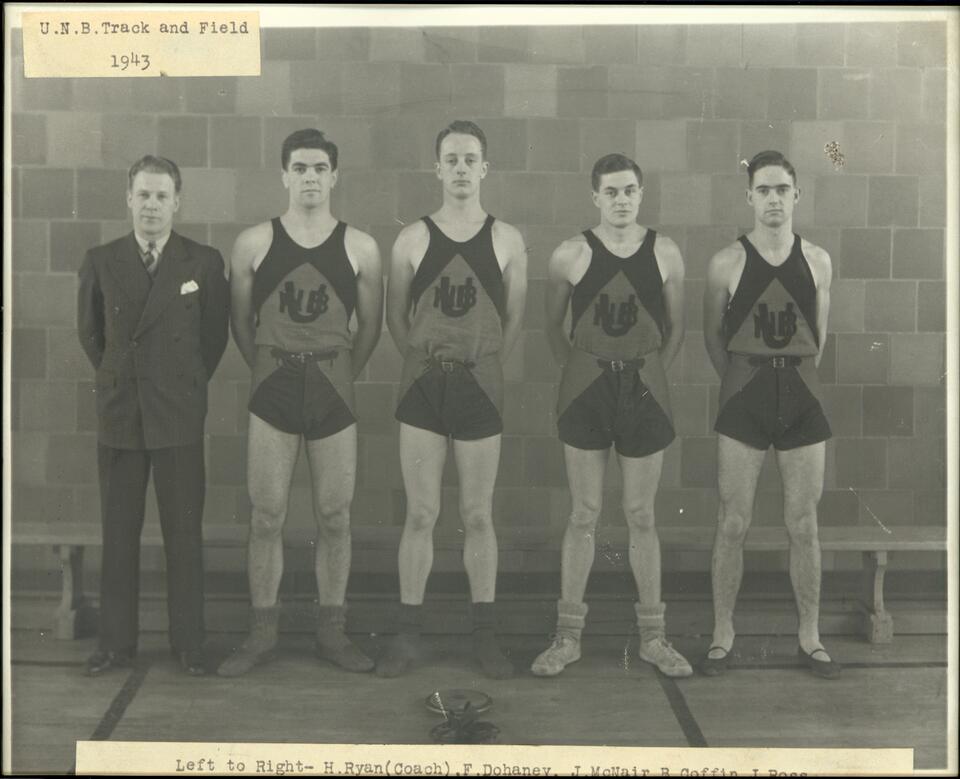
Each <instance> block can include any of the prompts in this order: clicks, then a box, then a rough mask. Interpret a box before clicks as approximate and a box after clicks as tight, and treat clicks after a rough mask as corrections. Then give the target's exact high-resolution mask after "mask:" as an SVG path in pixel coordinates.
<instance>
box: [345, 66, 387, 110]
mask: <svg viewBox="0 0 960 779" xmlns="http://www.w3.org/2000/svg"><path fill="white" fill-rule="evenodd" d="M340 88H341V92H342V97H343V108H342V110H343V113H344V114H345V115H347V116H355V115H364V116H366V115H371V114H372V115H376V116H381V117H383V116H387V115H389V114H391V113H393V112H395V111H396V110H397V108H398V106H399V103H400V68H398V67H397V66H396V65H393V64H390V63H384V62H370V63H364V62H358V63H356V64H351V65H350V66H344V68H343V71H342V75H341V86H340Z"/></svg>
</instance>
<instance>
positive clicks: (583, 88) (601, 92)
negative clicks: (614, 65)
mask: <svg viewBox="0 0 960 779" xmlns="http://www.w3.org/2000/svg"><path fill="white" fill-rule="evenodd" d="M606 115H607V69H606V68H605V67H603V66H602V65H594V66H593V67H585V68H560V69H559V70H558V71H557V116H570V117H578V118H579V117H594V116H598V117H603V116H606Z"/></svg>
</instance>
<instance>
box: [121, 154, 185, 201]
mask: <svg viewBox="0 0 960 779" xmlns="http://www.w3.org/2000/svg"><path fill="white" fill-rule="evenodd" d="M141 171H146V172H147V173H166V174H167V175H168V176H169V177H170V178H172V179H173V191H174V192H176V193H177V194H180V185H181V184H182V180H181V179H180V168H178V167H177V163H175V162H174V161H173V160H168V159H167V158H166V157H155V156H154V155H152V154H145V155H144V156H143V157H141V158H140V159H139V160H137V161H136V162H135V163H133V165H131V166H130V170H129V171H128V173H127V190H128V191H129V192H132V191H133V180H134V179H135V178H136V176H137V174H138V173H140V172H141Z"/></svg>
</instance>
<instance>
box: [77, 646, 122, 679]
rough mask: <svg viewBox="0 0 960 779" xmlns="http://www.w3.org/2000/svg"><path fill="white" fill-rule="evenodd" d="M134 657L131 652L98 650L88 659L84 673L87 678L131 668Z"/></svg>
mask: <svg viewBox="0 0 960 779" xmlns="http://www.w3.org/2000/svg"><path fill="white" fill-rule="evenodd" d="M132 666H133V655H132V654H131V653H129V652H117V651H114V650H112V649H98V650H97V651H96V652H94V653H93V654H92V655H90V657H88V658H87V662H86V665H85V667H84V673H86V675H87V676H100V674H105V673H107V671H113V670H114V669H120V668H131V667H132Z"/></svg>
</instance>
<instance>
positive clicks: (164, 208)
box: [127, 170, 180, 238]
mask: <svg viewBox="0 0 960 779" xmlns="http://www.w3.org/2000/svg"><path fill="white" fill-rule="evenodd" d="M127 207H128V208H129V209H130V213H131V214H132V215H133V227H134V230H136V232H137V234H138V235H140V236H142V237H144V238H154V237H156V238H160V237H162V236H164V235H166V234H167V233H169V232H170V229H171V228H172V226H173V215H174V214H175V213H177V210H178V209H179V208H180V196H179V195H178V194H177V192H176V188H175V187H174V184H173V179H172V178H171V177H170V176H169V175H168V174H166V173H152V172H150V171H146V170H141V171H140V172H139V173H138V174H137V175H136V176H134V177H133V186H132V187H131V188H130V189H129V191H128V192H127Z"/></svg>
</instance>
